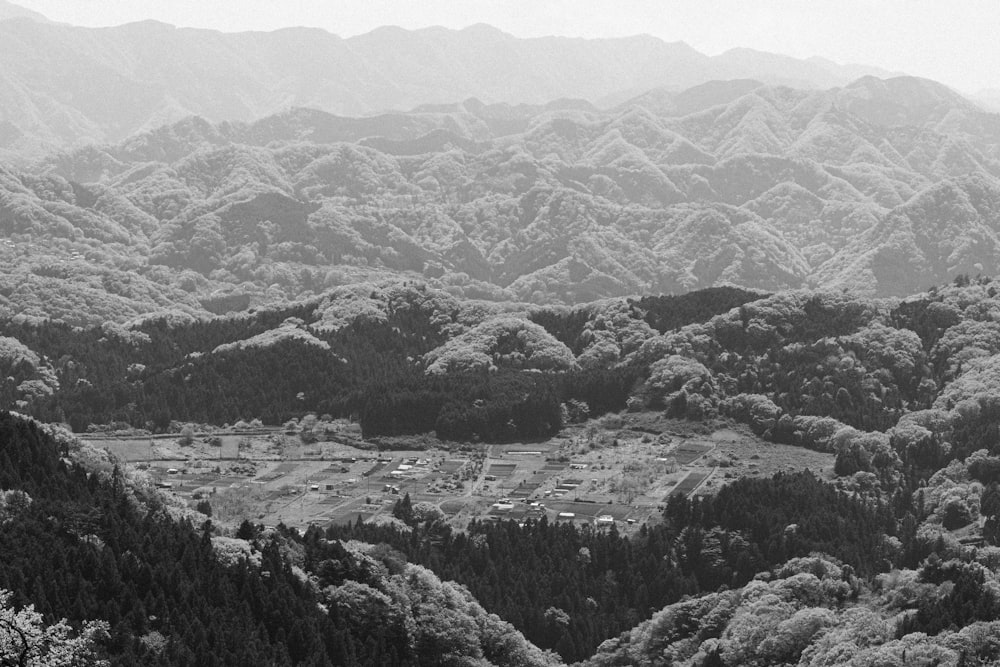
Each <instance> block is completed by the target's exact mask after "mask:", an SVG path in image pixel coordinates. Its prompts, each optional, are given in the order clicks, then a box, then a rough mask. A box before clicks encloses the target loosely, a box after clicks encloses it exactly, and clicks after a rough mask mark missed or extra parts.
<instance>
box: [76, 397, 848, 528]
mask: <svg viewBox="0 0 1000 667" xmlns="http://www.w3.org/2000/svg"><path fill="white" fill-rule="evenodd" d="M86 440H87V441H88V442H90V444H92V445H94V446H96V447H98V448H103V449H107V450H108V451H110V452H111V453H113V454H114V455H116V456H118V457H119V458H120V459H121V460H123V461H125V462H128V463H129V464H131V465H135V466H136V467H138V468H141V469H145V470H147V471H148V473H149V474H150V476H151V477H152V479H153V481H154V482H155V483H156V484H157V485H159V486H160V487H161V488H163V490H164V491H165V492H168V493H172V494H175V495H177V496H179V497H181V498H184V499H186V500H188V501H190V502H191V503H192V505H198V504H199V503H204V502H205V501H207V502H208V504H209V505H210V506H211V508H212V511H213V516H215V517H217V518H219V519H222V520H228V521H240V520H242V519H244V518H247V519H250V520H251V521H254V522H259V523H263V524H265V525H276V524H278V523H285V524H286V525H289V526H297V527H301V528H304V527H305V526H307V525H309V524H320V525H323V524H327V523H330V522H335V523H343V522H347V521H356V520H358V518H360V519H361V520H362V521H383V520H391V519H390V517H391V516H392V508H393V506H394V505H395V503H396V502H397V501H398V500H399V499H400V498H402V497H403V496H404V495H405V494H409V495H410V499H411V502H412V503H413V504H417V503H429V504H430V505H433V506H434V507H436V508H438V509H439V510H440V511H441V512H442V513H443V515H444V516H445V517H446V518H447V520H448V521H449V522H451V523H452V525H455V526H457V527H464V525H466V524H467V523H468V522H469V521H470V520H472V519H477V518H478V519H492V520H506V519H514V520H518V521H523V520H526V519H530V518H540V517H541V516H547V517H548V518H549V520H552V521H572V522H574V523H577V524H591V525H596V524H601V525H610V524H612V523H613V524H614V525H615V526H617V527H618V529H619V530H621V531H628V530H635V529H638V527H639V526H641V525H642V524H643V523H647V522H651V521H652V522H655V521H656V520H657V519H658V517H659V514H660V512H661V511H662V508H663V507H664V505H665V503H666V501H667V499H668V498H669V497H670V496H671V495H673V494H684V495H696V494H706V493H714V492H715V491H717V490H718V488H719V487H720V486H722V485H724V484H726V483H729V482H731V481H733V480H736V479H739V478H740V477H745V476H758V475H759V476H767V475H772V474H774V473H775V472H778V471H781V470H784V471H797V470H802V469H806V468H808V469H810V470H812V471H813V472H815V473H816V474H817V475H820V476H822V477H824V478H832V470H833V456H832V455H830V454H822V453H819V452H814V451H811V450H807V449H802V448H798V447H792V446H787V445H776V444H773V443H768V442H764V441H763V440H761V439H759V438H757V437H756V436H754V435H752V434H751V433H749V431H747V430H745V429H743V428H742V427H734V426H732V425H730V424H722V423H720V424H702V423H693V422H686V421H679V420H673V419H666V418H664V417H663V416H662V415H660V414H657V413H635V414H624V415H612V416H611V417H605V418H603V419H600V420H591V421H589V422H587V423H585V424H578V425H571V426H568V427H567V428H565V429H564V430H563V432H562V433H561V434H560V435H559V436H557V437H554V438H551V439H549V440H546V441H541V442H529V443H510V444H503V445H476V446H470V445H462V446H458V445H454V444H453V443H444V442H440V441H437V440H428V439H427V438H426V437H422V438H420V439H419V440H413V441H410V442H408V441H407V440H406V439H405V438H394V439H393V440H392V442H391V443H387V442H385V441H378V442H377V443H372V442H366V441H363V440H361V439H360V437H359V436H353V435H352V436H347V437H337V438H336V441H322V442H310V443H306V442H303V439H302V438H301V437H299V435H298V434H296V433H295V432H294V431H293V430H292V431H289V430H286V429H277V428H263V429H257V430H255V431H253V432H239V433H234V432H229V431H222V430H215V431H211V432H204V433H194V434H193V435H192V434H190V433H189V434H188V437H186V438H185V437H181V436H177V435H173V436H167V437H164V436H152V437H151V436H144V437H120V438H119V437H113V436H97V435H90V436H88V437H87V438H86ZM407 444H410V445H411V446H412V447H413V449H407V448H406V445H407ZM429 444H432V445H435V446H432V447H428V445H429ZM388 447H391V450H390V449H388ZM599 517H600V518H601V520H600V521H598V518H599Z"/></svg>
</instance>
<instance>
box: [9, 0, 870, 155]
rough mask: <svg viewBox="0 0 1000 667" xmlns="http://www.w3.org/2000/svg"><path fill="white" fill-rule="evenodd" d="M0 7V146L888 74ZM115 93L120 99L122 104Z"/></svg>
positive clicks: (390, 32)
mask: <svg viewBox="0 0 1000 667" xmlns="http://www.w3.org/2000/svg"><path fill="white" fill-rule="evenodd" d="M41 19H42V17H40V15H38V14H36V13H34V12H29V11H28V10H24V9H22V8H20V7H18V6H16V5H13V4H11V3H4V4H3V5H0V42H2V43H3V45H4V48H3V51H2V53H0V87H2V89H3V90H4V91H5V94H4V95H3V97H2V98H0V151H6V152H7V153H8V155H10V154H12V153H14V152H17V153H25V152H28V153H33V154H36V155H37V154H38V153H39V152H44V151H45V150H48V149H51V148H53V147H62V146H66V145H82V144H84V143H90V142H98V143H103V142H117V141H120V140H122V139H124V138H126V137H127V136H129V135H131V134H133V133H135V132H138V131H143V130H150V129H153V128H155V127H158V126H161V125H164V124H167V123H172V122H175V121H178V120H181V119H182V118H185V117H188V116H192V115H195V116H201V117H203V118H206V119H208V120H209V121H211V122H221V121H237V120H238V121H255V120H258V119H260V118H263V117H265V116H268V115H272V114H275V113H279V112H283V111H287V110H289V109H291V108H294V107H309V108H314V109H319V110H323V111H327V112H330V113H335V114H340V115H352V116H363V115H369V114H373V113H380V112H383V111H386V110H406V109H411V108H413V107H416V106H419V105H423V104H440V103H451V102H454V101H456V100H463V99H467V98H469V97H476V98H479V99H482V100H484V101H486V102H491V103H492V102H505V103H511V104H518V103H530V104H542V103H546V102H548V101H550V100H553V99H558V98H577V99H587V100H590V101H592V102H594V103H595V104H597V105H599V106H611V105H614V104H617V103H620V102H622V101H625V100H627V99H630V98H632V97H634V96H635V95H636V94H639V93H641V92H644V91H646V90H649V89H651V88H656V87H664V86H666V87H670V88H674V89H678V90H679V89H682V88H688V87H691V86H694V85H697V84H700V83H704V82H706V81H710V80H716V79H736V78H755V79H758V80H760V81H763V82H766V83H769V84H782V85H791V86H795V87H799V88H812V89H815V88H829V87H831V86H838V85H843V84H845V83H847V82H849V81H851V80H853V79H856V78H858V77H859V76H862V75H877V76H887V75H889V73H888V72H885V71H882V70H878V69H876V68H870V67H863V66H841V65H837V64H835V63H832V62H830V61H827V60H823V59H820V58H813V59H809V60H800V59H795V58H790V57H787V56H782V55H777V54H772V53H763V52H758V51H752V50H749V49H734V50H731V51H728V52H726V53H723V54H721V55H719V56H714V57H710V56H706V55H704V54H702V53H699V52H698V51H696V50H695V49H693V48H691V47H690V46H688V45H687V44H684V43H681V42H676V43H666V42H664V41H662V40H660V39H657V38H654V37H650V36H637V37H628V38H620V39H569V38H562V37H545V38H537V39H519V38H516V37H513V36H511V35H509V34H506V33H503V32H501V31H499V30H497V29H495V28H492V27H490V26H487V25H474V26H471V27H468V28H466V29H463V30H449V29H445V28H427V29H421V30H403V29H401V28H393V27H383V28H379V29H377V30H374V31H372V32H370V33H367V34H363V35H359V36H355V37H350V38H347V39H343V38H341V37H338V36H337V35H334V34H331V33H329V32H326V31H323V30H319V29H312V28H289V29H285V30H278V31H274V32H268V33H262V32H247V33H238V34H230V33H221V32H215V31H211V30H200V29H189V28H176V27H174V26H171V25H167V24H163V23H158V22H154V21H144V22H140V23H133V24H128V25H122V26H118V27H113V28H83V27H77V26H71V25H66V24H56V23H52V22H47V21H44V20H41ZM125 101H127V103H124V102H125Z"/></svg>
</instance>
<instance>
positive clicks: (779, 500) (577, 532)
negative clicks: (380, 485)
mask: <svg viewBox="0 0 1000 667" xmlns="http://www.w3.org/2000/svg"><path fill="white" fill-rule="evenodd" d="M407 501H408V498H404V500H402V501H400V502H401V503H405V502H407ZM398 514H400V516H403V517H404V518H408V517H409V516H410V514H409V513H405V512H404V513H398ZM410 524H411V527H409V528H408V529H407V530H403V529H400V528H397V527H394V526H391V525H381V526H380V525H372V524H363V523H357V522H356V523H353V524H346V525H343V526H333V527H330V528H328V529H327V530H326V532H325V536H326V537H327V538H329V539H342V540H348V539H358V540H363V541H367V542H373V543H385V544H388V545H390V546H391V547H392V548H393V549H396V550H398V551H399V552H401V553H402V554H404V555H405V556H406V558H407V559H409V560H411V561H413V562H416V563H419V564H421V565H424V566H426V567H429V568H430V569H432V570H433V571H434V572H435V573H437V574H438V576H440V577H441V578H442V579H450V580H454V581H457V582H459V583H461V584H464V585H465V586H467V587H468V588H469V590H470V591H471V592H472V594H473V595H474V596H475V597H476V599H477V600H478V601H479V602H480V603H481V604H482V605H483V606H484V607H485V608H486V609H487V610H488V611H491V612H493V613H496V614H498V615H499V616H500V617H501V618H504V619H505V620H507V621H509V622H511V623H512V624H513V625H514V626H515V627H516V628H518V629H519V630H521V632H523V633H524V635H525V637H527V638H528V639H529V640H530V641H532V642H534V643H535V644H536V645H538V646H540V647H542V648H551V649H555V650H556V651H557V652H558V653H559V654H560V655H561V656H562V657H563V659H565V660H567V661H577V660H582V659H584V658H586V657H588V656H590V655H591V654H593V652H594V650H595V649H596V647H597V646H598V645H599V644H600V643H601V642H602V641H604V640H605V639H608V638H609V637H613V636H616V635H617V634H619V633H620V632H623V631H625V630H627V629H629V628H631V627H633V626H635V625H637V624H638V623H639V622H640V621H641V620H643V619H645V618H648V617H649V615H650V614H651V613H653V612H654V611H656V610H658V609H660V608H662V607H663V606H664V605H667V604H670V603H673V602H676V601H677V600H679V599H681V597H683V596H685V595H696V594H700V593H705V592H709V591H715V590H717V589H718V588H719V587H720V586H726V587H730V588H735V587H738V586H742V585H743V584H745V583H747V582H748V581H750V580H751V579H752V578H753V577H754V576H755V575H756V574H757V573H759V572H762V571H766V570H769V569H772V568H775V567H776V566H778V565H781V564H783V563H784V562H785V561H787V560H788V559H789V558H794V557H797V556H806V555H808V554H810V553H813V552H816V551H821V552H824V553H829V554H831V555H834V556H835V557H837V558H839V559H841V560H842V561H843V562H844V563H846V564H849V565H850V566H851V568H853V571H855V572H857V573H858V574H859V575H862V576H871V575H873V574H874V573H876V572H880V571H884V570H887V569H889V568H890V567H891V566H893V564H895V561H894V558H895V557H896V555H895V554H893V553H891V552H889V551H888V550H887V549H886V548H885V546H884V542H885V536H886V535H893V534H895V532H896V520H895V518H894V516H893V512H892V510H891V508H890V507H888V506H886V505H884V504H880V503H872V502H870V501H867V500H865V499H861V498H853V497H851V496H849V495H846V494H844V493H842V492H839V491H837V490H835V489H834V488H833V487H832V486H831V485H829V484H827V483H825V482H823V481H821V480H819V479H817V478H816V477H815V476H813V475H812V474H811V473H807V472H804V473H796V474H786V475H778V476H776V477H774V478H773V479H766V480H749V479H748V480H740V481H737V482H734V483H733V484H731V485H729V486H727V487H725V488H724V489H723V490H722V491H721V492H720V493H719V495H718V496H717V497H714V498H713V497H706V498H701V499H696V500H688V499H686V498H684V497H674V498H673V499H671V501H670V503H669V504H668V507H667V510H666V512H665V514H664V521H663V522H662V523H658V524H656V525H653V526H649V527H646V526H644V527H643V528H642V529H641V530H640V532H639V533H638V535H637V536H634V537H631V538H629V537H624V536H622V535H620V534H619V533H618V532H617V531H616V530H614V529H611V530H608V531H602V530H594V529H591V528H589V527H583V528H578V527H574V526H572V525H569V524H563V523H553V522H549V521H548V520H546V519H542V520H540V521H536V522H528V523H527V524H525V525H524V526H518V525H517V524H516V523H514V522H512V521H507V522H501V523H494V522H473V523H472V524H471V525H470V526H469V528H468V530H467V531H462V532H458V531H452V530H450V529H449V528H447V527H446V526H444V525H443V524H441V523H439V522H427V521H424V522H419V521H413V520H410ZM306 544H307V548H308V544H309V539H307V540H306Z"/></svg>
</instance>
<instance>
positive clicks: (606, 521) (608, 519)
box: [594, 514, 615, 526]
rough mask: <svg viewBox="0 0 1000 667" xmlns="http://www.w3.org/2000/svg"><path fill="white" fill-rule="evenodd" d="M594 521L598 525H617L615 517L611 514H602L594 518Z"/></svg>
mask: <svg viewBox="0 0 1000 667" xmlns="http://www.w3.org/2000/svg"><path fill="white" fill-rule="evenodd" d="M594 523H595V524H596V525H597V526H613V525H615V518H614V517H613V516H611V515H610V514H602V515H601V516H599V517H597V518H596V519H594Z"/></svg>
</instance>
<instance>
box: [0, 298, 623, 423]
mask: <svg viewBox="0 0 1000 667" xmlns="http://www.w3.org/2000/svg"><path fill="white" fill-rule="evenodd" d="M315 305H316V304H311V305H308V306H296V307H290V308H285V309H278V310H271V311H262V312H260V313H256V314H253V315H249V316H246V317H240V318H216V319H212V320H208V321H198V322H188V323H177V322H171V321H169V320H168V319H167V318H161V319H156V320H151V321H149V322H146V323H144V324H142V325H140V326H139V327H137V328H135V329H134V330H124V329H113V328H112V329H101V328H92V329H79V328H74V327H69V326H67V325H63V324H58V323H44V324H15V323H12V322H8V323H6V324H5V325H3V327H2V328H0V334H3V335H7V336H11V337H13V338H16V339H17V340H18V341H20V342H21V343H23V344H24V345H25V346H27V347H28V348H30V349H31V350H34V351H36V352H37V353H38V354H39V355H41V356H42V357H43V358H45V359H47V360H49V361H51V362H52V363H53V366H54V370H55V373H56V377H57V378H58V386H57V387H55V388H53V389H52V390H51V391H50V392H48V393H40V394H39V395H37V396H35V397H34V398H33V399H32V400H31V402H30V405H28V406H27V408H26V410H27V411H28V412H30V413H31V414H32V415H33V416H36V417H37V418H39V419H41V420H43V421H50V422H65V423H68V424H69V425H70V426H71V427H72V428H73V430H75V431H83V430H85V429H86V428H87V427H88V426H89V425H90V424H111V423H120V424H127V425H130V426H132V427H137V428H148V429H150V430H153V431H163V430H166V429H167V428H169V426H170V423H171V422H172V421H191V422H203V423H214V424H222V423H234V422H236V421H238V420H240V419H252V418H258V419H261V420H262V421H263V422H264V423H268V424H280V423H283V422H285V421H287V420H288V419H289V418H292V417H298V416H301V415H303V414H306V413H309V412H314V413H317V414H329V415H331V416H334V417H353V418H356V419H358V420H359V421H360V423H361V427H362V430H363V432H364V434H365V435H366V436H369V435H398V434H413V433H426V432H430V431H437V433H438V435H439V436H440V437H442V438H445V439H451V440H469V439H472V438H478V439H481V440H483V441H490V442H496V441H504V440H511V439H515V438H537V437H546V436H550V435H552V434H554V433H556V432H558V430H559V429H560V428H561V427H562V413H561V406H562V404H563V403H564V402H566V401H567V400H569V399H576V400H579V401H583V402H586V403H587V405H588V408H589V410H590V414H592V415H599V414H603V413H605V412H608V411H612V410H620V409H622V408H623V407H624V406H625V401H626V399H627V398H628V395H629V393H630V392H631V390H632V388H633V386H634V384H635V382H636V380H637V378H638V372H637V371H634V370H630V369H620V370H598V369H594V370H571V371H566V372H560V373H539V372H536V371H530V370H517V369H507V370H501V371H499V372H487V371H485V370H483V371H476V372H471V371H466V372H451V373H445V374H439V375H428V374H426V373H425V372H424V368H423V365H422V363H421V362H420V359H421V357H422V356H423V355H424V354H426V353H427V352H428V351H430V350H432V349H434V348H435V347H437V346H439V345H441V344H442V343H443V342H445V340H446V335H445V334H444V333H443V331H442V328H441V325H440V324H439V323H436V322H433V321H432V320H431V316H430V314H429V313H427V312H426V311H422V310H420V309H418V308H412V309H399V310H398V311H395V312H393V313H392V314H391V315H390V316H389V317H387V318H386V319H384V320H368V319H365V318H357V319H355V320H354V321H352V322H351V323H350V324H349V325H347V326H344V327H341V328H339V329H337V330H331V331H322V330H319V331H316V330H313V331H310V333H309V339H308V340H303V339H302V338H295V337H289V338H287V339H280V338H279V339H276V340H273V341H268V342H267V344H260V345H245V346H241V347H228V348H226V347H224V348H222V349H220V350H219V351H215V350H216V348H218V347H219V346H227V345H229V344H231V343H232V342H233V341H241V340H247V339H250V338H252V337H254V336H266V335H268V332H273V331H275V330H278V331H280V330H281V329H280V327H281V325H282V323H283V322H287V321H289V319H290V318H292V319H293V320H294V319H297V320H299V321H303V320H307V319H309V318H311V317H312V316H313V309H314V307H315ZM295 330H296V331H297V332H298V331H304V330H303V329H295ZM30 375H31V369H30V368H25V369H24V371H23V373H22V374H21V376H20V377H19V378H18V379H17V381H16V382H8V383H7V384H6V385H4V386H5V387H7V390H8V395H7V396H5V398H6V399H7V401H8V404H9V405H11V404H13V403H14V401H15V398H16V395H15V388H16V387H17V386H19V385H20V382H22V381H23V380H24V379H26V378H28V377H30Z"/></svg>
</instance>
